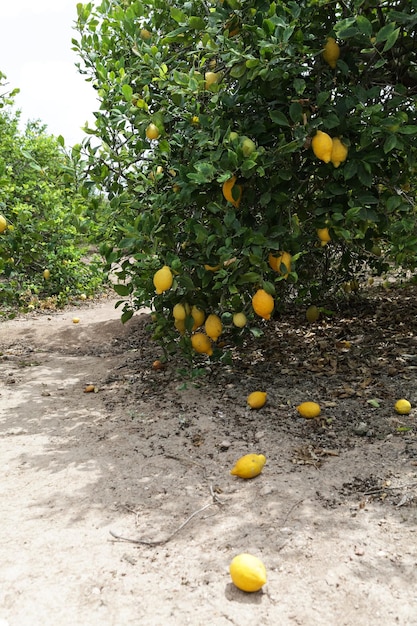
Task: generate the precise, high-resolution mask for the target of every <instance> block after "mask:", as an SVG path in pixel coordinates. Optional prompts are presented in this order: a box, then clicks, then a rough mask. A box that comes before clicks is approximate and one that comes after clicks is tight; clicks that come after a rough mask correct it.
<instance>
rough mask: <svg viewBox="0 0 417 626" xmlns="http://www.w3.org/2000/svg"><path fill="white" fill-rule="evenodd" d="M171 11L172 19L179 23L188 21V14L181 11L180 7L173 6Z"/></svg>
mask: <svg viewBox="0 0 417 626" xmlns="http://www.w3.org/2000/svg"><path fill="white" fill-rule="evenodd" d="M170 13H171V17H172V19H173V20H175V21H176V22H178V24H185V23H186V22H187V15H186V14H185V13H183V12H182V11H180V9H177V8H176V7H171V11H170Z"/></svg>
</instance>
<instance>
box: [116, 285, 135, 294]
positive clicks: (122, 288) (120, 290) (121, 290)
mask: <svg viewBox="0 0 417 626" xmlns="http://www.w3.org/2000/svg"><path fill="white" fill-rule="evenodd" d="M113 289H114V291H115V292H116V293H117V294H118V295H119V296H128V295H129V294H130V293H132V286H131V285H117V284H116V285H113Z"/></svg>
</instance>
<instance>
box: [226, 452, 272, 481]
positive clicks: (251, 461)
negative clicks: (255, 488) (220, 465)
mask: <svg viewBox="0 0 417 626" xmlns="http://www.w3.org/2000/svg"><path fill="white" fill-rule="evenodd" d="M265 463H266V457H265V456H264V455H263V454H245V455H244V456H242V457H240V459H239V460H238V461H236V463H235V464H234V466H233V467H232V469H231V470H230V473H231V474H232V476H238V477H239V478H254V477H255V476H259V474H260V473H261V472H262V470H263V468H264V465H265Z"/></svg>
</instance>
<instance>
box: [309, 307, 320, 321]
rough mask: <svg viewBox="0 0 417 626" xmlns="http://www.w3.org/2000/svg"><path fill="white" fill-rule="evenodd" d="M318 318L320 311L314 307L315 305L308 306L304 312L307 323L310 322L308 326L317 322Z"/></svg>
mask: <svg viewBox="0 0 417 626" xmlns="http://www.w3.org/2000/svg"><path fill="white" fill-rule="evenodd" d="M319 317H320V311H319V309H318V307H316V305H315V304H312V305H311V306H309V307H308V309H307V311H306V319H307V322H310V324H312V323H313V322H317V320H318V319H319Z"/></svg>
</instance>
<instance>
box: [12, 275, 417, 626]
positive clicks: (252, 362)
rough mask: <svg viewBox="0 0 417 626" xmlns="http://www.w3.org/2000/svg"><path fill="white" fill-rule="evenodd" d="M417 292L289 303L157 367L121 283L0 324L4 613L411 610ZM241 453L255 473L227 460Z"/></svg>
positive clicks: (211, 619)
mask: <svg viewBox="0 0 417 626" xmlns="http://www.w3.org/2000/svg"><path fill="white" fill-rule="evenodd" d="M416 303H417V289H416V287H414V288H411V289H410V290H408V291H403V292H402V293H400V294H399V295H398V296H395V297H394V296H392V295H390V294H383V295H382V296H380V297H376V298H375V299H374V300H373V302H372V303H371V304H367V305H366V306H364V305H362V304H361V303H359V304H358V305H357V306H356V305H355V307H354V310H353V309H352V307H350V309H349V308H348V309H346V310H344V311H340V312H338V314H337V315H336V316H335V317H334V318H333V319H330V320H327V321H322V322H319V323H317V324H316V325H314V326H309V325H308V324H306V323H305V321H304V319H302V318H301V317H300V315H299V313H294V315H293V316H292V317H287V318H284V319H278V320H275V321H273V322H270V324H269V326H268V331H267V333H266V335H265V338H264V340H263V341H264V344H262V340H259V339H255V338H250V339H248V340H247V342H246V343H245V344H244V345H243V346H242V348H241V349H239V350H237V351H233V350H232V357H233V358H232V364H231V365H227V366H226V365H220V364H218V363H208V362H204V360H202V361H201V363H200V364H199V367H198V369H194V370H191V369H190V368H187V367H186V365H184V364H183V363H182V362H181V361H180V359H178V360H177V359H173V360H172V361H169V362H168V363H167V365H166V366H165V367H164V368H162V369H160V370H155V369H153V368H152V364H153V362H154V360H155V359H156V358H158V357H160V356H161V353H160V350H159V349H158V346H157V345H155V344H154V343H153V342H152V341H151V340H150V337H149V332H148V330H147V322H148V315H147V314H145V313H143V314H136V315H135V316H134V317H133V318H132V319H131V320H130V322H128V323H127V324H126V325H124V326H123V325H122V324H121V322H120V321H119V311H116V310H115V309H114V301H112V300H108V301H103V302H98V303H95V304H85V303H80V304H79V306H77V307H74V308H73V309H71V308H69V309H66V310H65V311H64V312H51V313H47V312H43V313H36V314H33V315H31V316H30V317H26V318H19V319H14V320H9V321H3V322H1V323H0V355H1V356H0V462H1V475H0V498H1V533H0V583H1V584H0V626H57V625H59V626H96V625H98V624H100V626H128V625H141V626H142V625H143V626H147V625H149V626H162V625H164V626H166V625H168V626H169V625H181V626H182V625H185V624H191V625H193V626H207V624H210V625H213V626H229V625H230V624H234V625H236V626H241V625H242V624H247V623H253V624H264V625H274V626H275V625H276V624H279V625H284V626H285V625H287V624H288V625H300V626H307V625H308V626H312V625H318V626H323V625H331V626H333V625H335V624H337V625H338V626H353V625H355V626H361V625H363V626H365V625H366V626H367V625H375V626H377V625H378V626H380V625H384V626H385V625H391V624H398V625H401V626H405V625H412V624H416V625H417V507H416V503H417V408H416V407H417V385H416V382H417V358H416V356H417V321H416V310H417V304H416ZM74 315H77V316H78V317H79V318H80V323H79V324H76V325H75V324H73V323H72V318H73V316H74ZM226 344H227V338H226ZM226 348H227V345H226ZM87 385H93V386H94V388H95V390H94V391H93V392H91V393H86V392H85V388H86V386H87ZM258 388H262V389H264V390H266V391H267V392H268V402H267V404H266V405H265V407H264V408H263V409H261V410H259V411H253V410H250V409H249V408H248V407H247V405H246V396H247V394H248V393H249V392H250V391H253V390H255V389H258ZM399 397H406V398H408V399H409V400H410V401H411V402H412V404H413V407H414V408H413V409H412V412H411V413H410V415H408V416H398V415H396V414H395V412H394V411H393V404H394V402H395V400H396V399H398V398H399ZM305 400H315V401H318V402H320V404H321V406H322V415H321V416H320V418H318V419H316V420H305V419H303V418H301V417H299V416H298V414H297V412H296V410H295V407H296V406H297V404H299V403H300V402H302V401H305ZM248 452H258V453H263V454H265V455H266V457H267V464H266V466H265V468H264V470H263V472H262V474H261V475H260V476H258V477H256V478H254V479H251V480H246V481H245V480H242V479H239V478H237V477H235V476H231V475H230V468H231V467H232V466H233V464H234V462H235V461H236V459H237V458H239V457H240V456H241V455H243V454H246V453H248ZM114 535H116V536H117V537H119V538H117V537H115V536H114ZM120 537H123V538H125V539H131V540H134V541H136V542H137V543H133V542H131V541H125V540H123V539H120ZM240 552H249V553H252V554H254V555H256V556H258V557H259V558H261V559H262V561H263V562H264V564H265V566H266V568H267V572H268V581H267V584H266V585H265V586H264V587H263V589H262V590H261V591H260V592H257V593H252V594H247V593H244V592H242V591H239V590H238V589H237V588H235V587H234V586H233V584H232V583H231V580H230V576H229V572H228V566H229V563H230V561H231V559H232V558H233V557H234V556H235V555H236V554H238V553H240Z"/></svg>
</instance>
